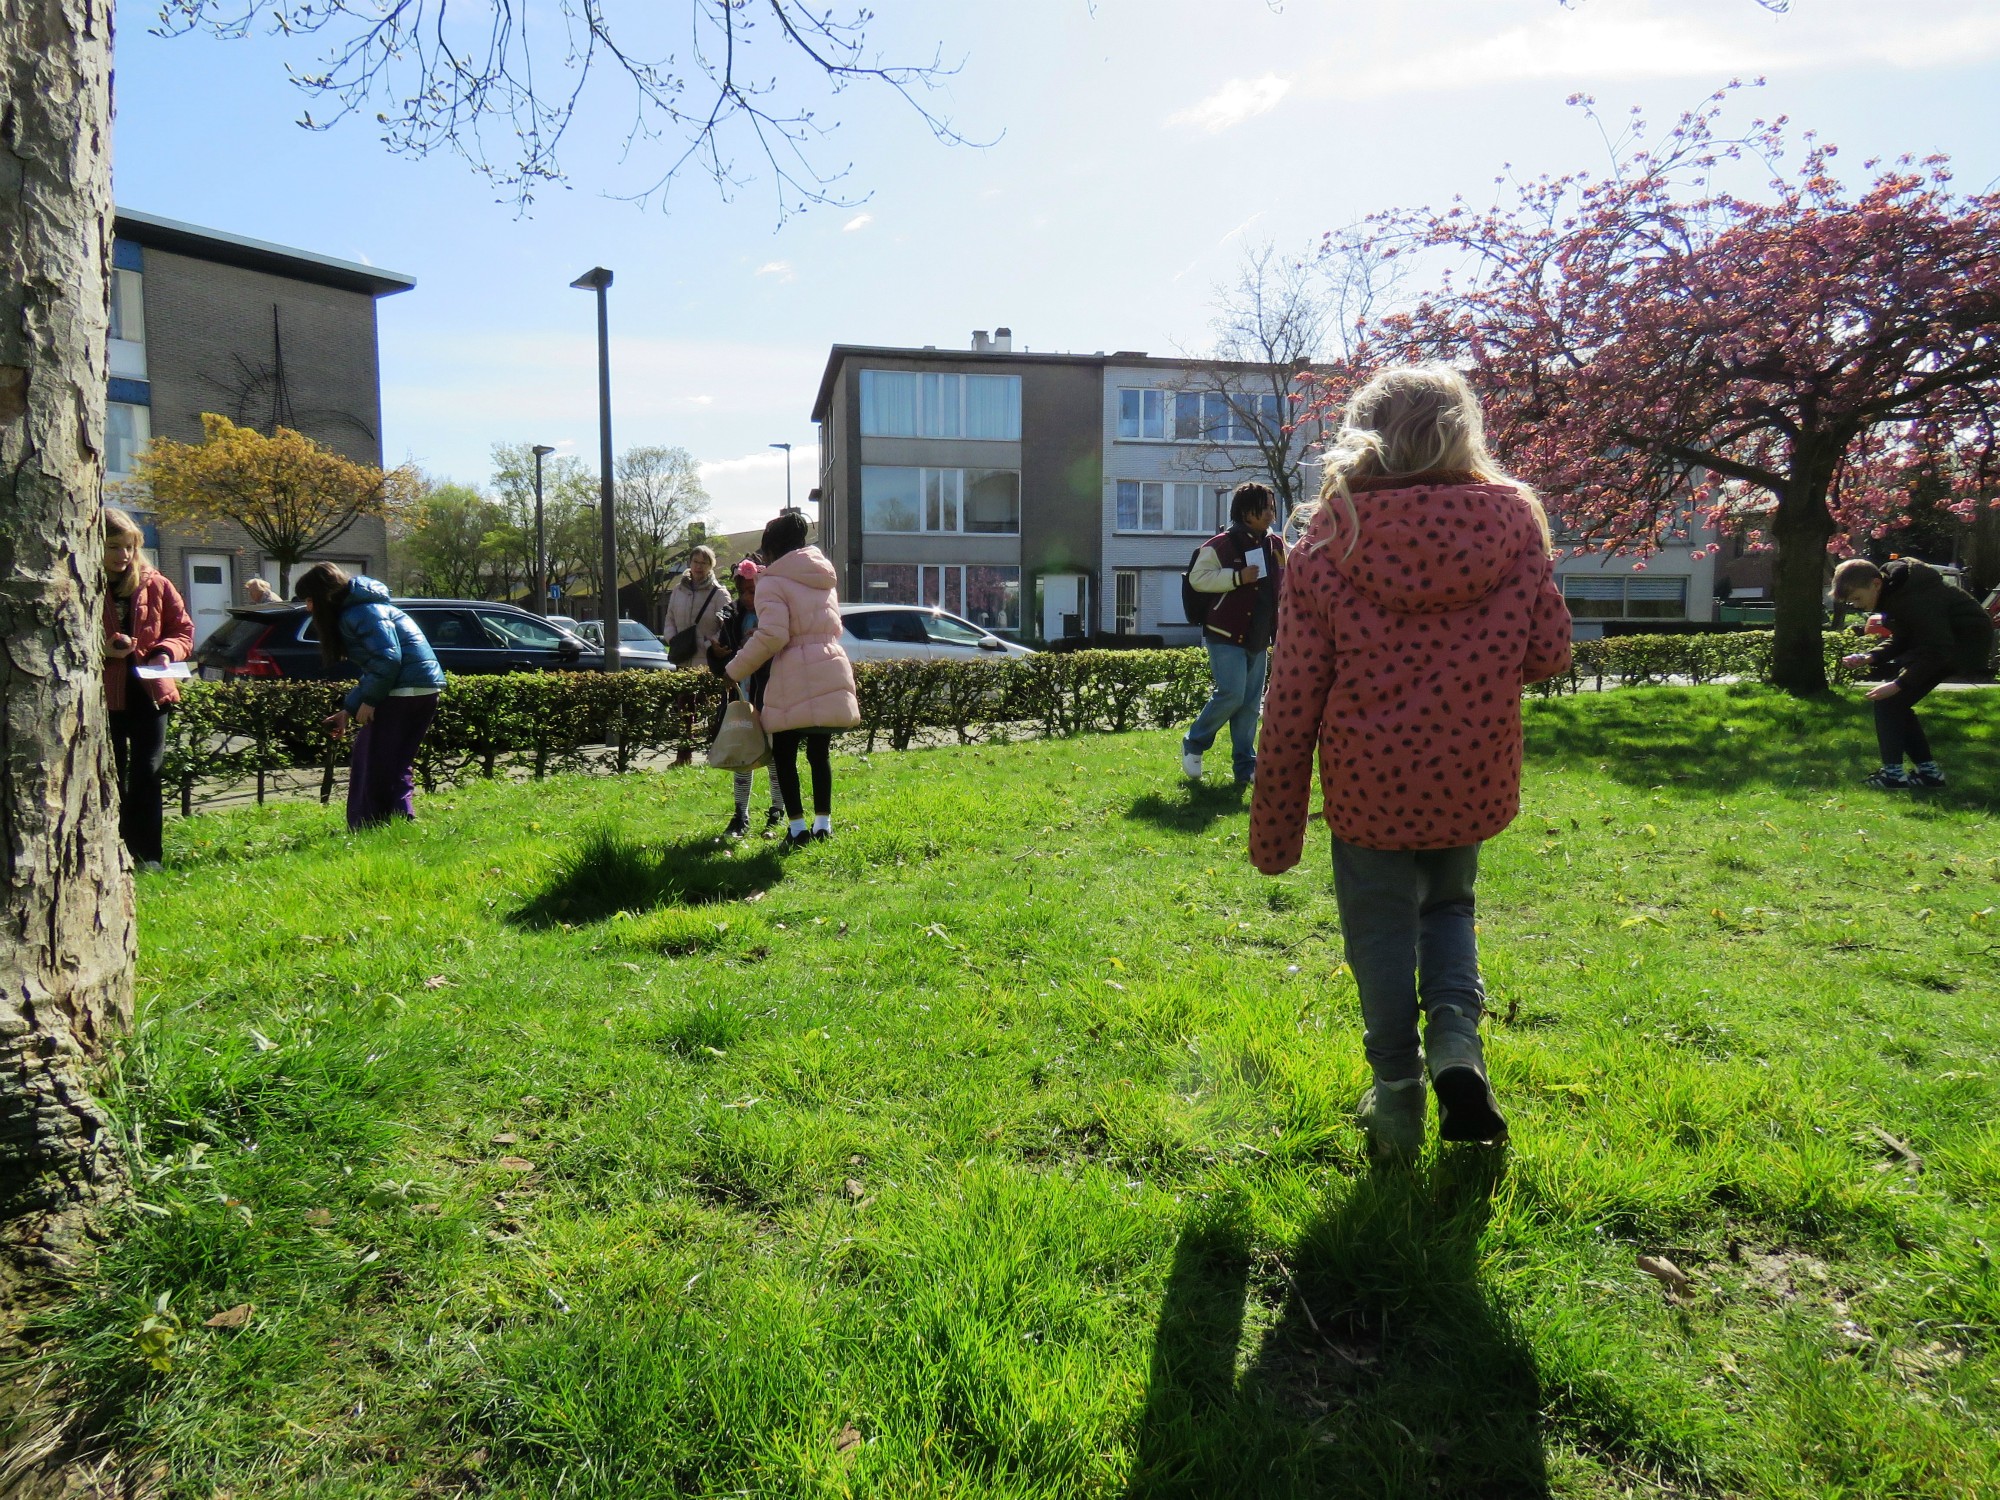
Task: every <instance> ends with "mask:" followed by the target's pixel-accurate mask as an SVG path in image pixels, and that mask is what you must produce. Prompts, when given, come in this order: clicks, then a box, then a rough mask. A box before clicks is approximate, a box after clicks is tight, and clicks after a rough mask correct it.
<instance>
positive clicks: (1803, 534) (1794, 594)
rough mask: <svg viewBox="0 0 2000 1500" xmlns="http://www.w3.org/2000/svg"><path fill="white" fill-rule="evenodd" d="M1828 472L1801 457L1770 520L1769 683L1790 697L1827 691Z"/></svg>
mask: <svg viewBox="0 0 2000 1500" xmlns="http://www.w3.org/2000/svg"><path fill="white" fill-rule="evenodd" d="M1830 478H1831V470H1830V467H1829V466H1827V465H1822V464H1818V463H1815V462H1814V461H1813V459H1812V458H1811V456H1810V455H1802V456H1801V457H1800V458H1799V459H1798V460H1797V461H1796V462H1795V464H1794V466H1793V473H1792V480H1791V483H1790V484H1789V485H1788V486H1787V489H1786V493H1785V494H1784V495H1783V496H1781V497H1780V499H1779V501H1778V509H1777V512H1776V514H1774V515H1773V516H1772V518H1771V540H1772V541H1773V542H1775V543H1776V544H1777V556H1776V557H1775V558H1774V559H1773V566H1772V574H1773V576H1772V580H1771V596H1772V601H1773V602H1774V603H1775V604H1776V605H1777V620H1776V625H1777V631H1776V635H1775V636H1774V638H1773V640H1772V642H1771V681H1772V683H1773V684H1774V685H1776V686H1778V687H1781V688H1783V689H1784V690H1785V691H1786V692H1788V693H1794V694H1798V695H1801V696H1803V695H1806V694H1811V693H1823V692H1825V691H1826V651H1825V649H1824V647H1823V646H1822V644H1821V632H1822V630H1823V629H1824V628H1825V627H1824V621H1825V618H1826V609H1825V598H1826V544H1827V542H1828V541H1830V540H1831V539H1832V537H1833V516H1832V515H1831V514H1830V513H1829V512H1828V510H1827V508H1826V494H1827V487H1828V482H1829V480H1830Z"/></svg>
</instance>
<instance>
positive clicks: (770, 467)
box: [701, 443, 819, 531]
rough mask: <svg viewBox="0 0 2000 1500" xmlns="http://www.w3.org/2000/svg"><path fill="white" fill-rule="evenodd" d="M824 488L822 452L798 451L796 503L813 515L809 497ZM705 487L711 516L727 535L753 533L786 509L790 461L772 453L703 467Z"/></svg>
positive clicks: (808, 446) (800, 446) (800, 447)
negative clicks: (814, 489)
mask: <svg viewBox="0 0 2000 1500" xmlns="http://www.w3.org/2000/svg"><path fill="white" fill-rule="evenodd" d="M818 482H819V448H818V446H817V445H816V444H813V443H797V444H794V445H793V447H792V503H793V504H794V505H796V506H798V507H799V508H800V509H801V510H803V511H804V512H805V513H806V514H807V515H811V514H812V513H813V507H812V506H811V505H810V504H808V503H807V501H806V492H807V491H808V490H810V489H811V488H812V487H813V486H814V485H815V484H817V483H818ZM701 483H702V487H703V488H704V489H706V490H707V491H708V498H709V513H710V514H711V515H712V516H714V518H715V522H716V524H717V526H719V527H720V528H721V529H722V530H724V531H749V530H752V529H753V528H756V527H759V526H762V525H763V524H764V523H765V522H766V521H768V520H770V519H771V517H773V516H775V515H776V514H777V513H778V512H779V510H780V509H781V508H783V506H784V503H785V455H784V454H782V453H780V452H777V451H776V450H774V449H770V448H766V449H765V450H764V451H763V452H762V453H746V454H744V455H743V456H742V457H741V458H716V459H708V460H705V461H704V462H703V463H702V465H701Z"/></svg>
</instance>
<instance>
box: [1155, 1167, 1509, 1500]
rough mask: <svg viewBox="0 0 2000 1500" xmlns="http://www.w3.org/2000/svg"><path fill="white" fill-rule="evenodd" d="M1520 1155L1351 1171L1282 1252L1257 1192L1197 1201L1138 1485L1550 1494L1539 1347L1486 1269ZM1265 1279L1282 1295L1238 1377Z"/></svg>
mask: <svg viewBox="0 0 2000 1500" xmlns="http://www.w3.org/2000/svg"><path fill="white" fill-rule="evenodd" d="M1505 1170H1506V1168H1505V1155H1504V1153H1502V1152H1499V1151H1486V1150H1459V1151H1450V1152H1447V1153H1445V1154H1444V1155H1442V1156H1440V1157H1438V1158H1437V1159H1436V1160H1435V1162H1434V1163H1433V1164H1432V1165H1429V1166H1427V1167H1426V1168H1424V1169H1423V1170H1421V1171H1415V1170H1412V1171H1387V1172H1375V1173H1371V1174H1369V1175H1368V1176H1366V1177H1363V1178H1361V1179H1359V1180H1356V1181H1353V1182H1348V1183H1344V1184H1342V1185H1341V1186H1342V1188H1344V1192H1340V1196H1339V1197H1338V1198H1337V1199H1334V1200H1332V1201H1330V1202H1329V1204H1328V1206H1327V1208H1326V1210H1325V1211H1324V1212H1323V1213H1322V1214H1321V1215H1320V1216H1319V1217H1318V1218H1317V1219H1316V1220H1315V1221H1314V1222H1313V1223H1312V1224H1311V1225H1309V1226H1308V1227H1307V1229H1306V1231H1305V1232H1304V1234H1302V1235H1301V1236H1300V1238H1299V1240H1298V1242H1297V1243H1296V1244H1295V1245H1294V1246H1293V1247H1292V1248H1291V1250H1290V1251H1289V1252H1288V1253H1287V1254H1286V1255H1285V1256H1284V1257H1283V1258H1282V1259H1279V1258H1277V1257H1273V1256H1271V1255H1269V1253H1268V1252H1266V1253H1265V1254H1264V1255H1263V1256H1262V1257H1259V1256H1258V1255H1257V1253H1256V1252H1255V1251H1254V1250H1253V1248H1252V1246H1251V1243H1250V1236H1249V1232H1248V1228H1247V1222H1246V1219H1247V1216H1246V1215H1245V1214H1244V1212H1243V1210H1242V1207H1241V1205H1240V1202H1239V1201H1238V1200H1236V1199H1234V1198H1226V1197H1218V1198H1214V1199H1210V1200H1208V1201H1206V1202H1204V1203H1202V1204H1200V1205H1198V1206H1197V1208H1196V1210H1195V1211H1194V1213H1193V1214H1192V1215H1191V1216H1190V1218H1189V1221H1188V1223H1187V1225H1186V1227H1185V1228H1184V1230H1183V1231H1182V1234H1181V1239H1180V1242H1179V1244H1178V1246H1177V1247H1176V1249H1175V1252H1174V1263H1173V1269H1172V1270H1171V1272H1170V1273H1169V1275H1168V1279H1167V1289H1166V1296H1165V1298H1164V1300H1163V1302H1162V1305H1161V1310H1160V1322H1159V1328H1158V1331H1157V1333H1156V1335H1155V1339H1154V1345H1153V1362H1152V1370H1151V1375H1150V1378H1149V1381H1148V1385H1147V1391H1146V1404H1145V1407H1144V1409H1143V1411H1142V1412H1141V1414H1140V1417H1139V1420H1138V1430H1137V1440H1136V1443H1135V1448H1136V1454H1137V1456H1136V1460H1135V1463H1134V1465H1133V1472H1132V1476H1131V1479H1130V1481H1129V1483H1128V1485H1127V1488H1126V1492H1125V1494H1126V1500H1195V1497H1203V1500H1212V1497H1224V1496H1240V1497H1246V1500H1248V1497H1256V1500H1265V1497H1290V1496H1301V1497H1303V1496H1335V1495H1354V1496H1368V1497H1371V1500H1372V1497H1380V1496H1403V1495H1408V1496H1413V1497H1414V1496H1425V1497H1430V1496H1436V1495H1450V1496H1454V1497H1479V1500H1514V1497H1530V1496H1545V1495H1547V1494H1548V1478H1547V1472H1546V1467H1545V1464H1544V1459H1543V1444H1542V1423H1541V1415H1540V1413H1541V1405H1542V1400H1541V1387H1540V1382H1539V1380H1538V1379H1537V1376H1536V1373H1535V1366H1534V1360H1533V1357H1532V1355H1531V1353H1530V1351H1529V1348H1528V1345H1527V1341H1526V1340H1525V1339H1524V1338H1523V1337H1522V1335H1521V1334H1520V1333H1519V1332H1518V1331H1517V1330H1516V1329H1515V1328H1514V1327H1513V1326H1512V1324H1511V1322H1510V1320H1508V1319H1507V1317H1506V1316H1505V1314H1504V1313H1502V1312H1500V1311H1499V1310H1498V1309H1496V1308H1495V1307H1494V1306H1493V1305H1492V1303H1491V1300H1490V1299H1489V1298H1488V1297H1487V1296H1486V1294H1485V1292H1484V1291H1483V1290H1482V1288H1481V1287H1480V1285H1479V1280H1478V1263H1479V1250H1478V1246H1479V1237H1480V1234H1481V1232H1482V1230H1483V1229H1484V1227H1485V1224H1486V1221H1487V1218H1488V1215H1489V1212H1490V1201H1491V1198H1492V1194H1493V1190H1494V1188H1495V1187H1496V1186H1497V1184H1498V1182H1499V1181H1500V1179H1501V1177H1502V1176H1503V1175H1504V1173H1505ZM1336 1191H1340V1190H1339V1189H1336ZM1258 1296H1262V1297H1264V1298H1266V1299H1267V1300H1268V1301H1269V1303H1270V1304H1272V1305H1275V1306H1278V1307H1280V1308H1281V1309H1282V1310H1281V1311H1280V1312H1279V1313H1278V1316H1277V1319H1276V1321H1275V1322H1274V1323H1273V1324H1272V1325H1271V1326H1270V1328H1269V1329H1268V1330H1267V1331H1266V1333H1265V1334H1264V1336H1263V1337H1262V1339H1261V1340H1260V1341H1259V1343H1258V1346H1257V1348H1256V1351H1255V1353H1254V1354H1253V1355H1252V1356H1251V1357H1250V1359H1249V1362H1248V1365H1247V1368H1245V1369H1243V1371H1242V1372H1241V1374H1239V1373H1238V1363H1239V1349H1240V1346H1241V1345H1242V1342H1243V1327H1244V1312H1245V1303H1246V1298H1249V1297H1258Z"/></svg>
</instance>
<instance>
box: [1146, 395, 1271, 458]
mask: <svg viewBox="0 0 2000 1500" xmlns="http://www.w3.org/2000/svg"><path fill="white" fill-rule="evenodd" d="M1117 389H1118V401H1117V406H1116V409H1115V411H1114V413H1113V421H1114V424H1115V428H1116V438H1115V441H1117V442H1121V443H1217V444H1222V445H1225V446H1230V447H1239V448H1241V447H1249V446H1251V445H1252V444H1254V443H1255V442H1256V441H1257V437H1256V433H1255V432H1254V431H1253V430H1252V428H1251V427H1250V425H1249V424H1248V423H1246V422H1245V421H1244V420H1243V416H1242V413H1240V412H1239V411H1238V410H1237V406H1238V405H1246V404H1247V405H1254V406H1255V407H1256V408H1257V413H1258V420H1264V419H1265V418H1267V417H1268V419H1269V420H1270V421H1272V422H1274V423H1279V424H1282V423H1283V421H1284V417H1285V413H1284V401H1283V399H1282V398H1281V397H1279V396H1278V395H1277V394H1276V393H1275V392H1268V391H1257V392H1251V391H1184V390H1180V389H1177V388H1176V387H1174V386H1170V385H1121V386H1119V387H1118V388H1117ZM1127 396H1136V397H1137V398H1138V403H1137V404H1138V408H1139V415H1138V421H1137V428H1136V430H1134V431H1131V432H1128V431H1126V426H1125V398H1126V397H1127ZM1149 397H1150V398H1152V404H1156V405H1157V407H1158V411H1157V413H1156V415H1157V417H1158V421H1157V423H1156V424H1154V425H1155V426H1156V427H1157V431H1150V432H1149V431H1147V425H1148V424H1147V412H1146V407H1147V405H1148V404H1149V403H1148V399H1147V398H1149ZM1184 398H1198V399H1199V400H1200V401H1201V404H1202V414H1201V427H1202V429H1203V430H1202V431H1199V432H1196V433H1193V434H1191V435H1188V436H1185V437H1184V436H1182V435H1181V433H1180V412H1179V408H1180V403H1181V401H1182V400H1183V399H1184ZM1266 403H1269V405H1268V409H1267V406H1266ZM1218 407H1219V408H1220V410H1221V413H1222V420H1223V422H1224V424H1225V430H1224V432H1223V433H1222V435H1220V436H1216V435H1214V432H1213V426H1212V424H1213V422H1214V421H1215V418H1214V415H1213V411H1214V409H1215V408H1218ZM1273 436H1276V430H1275V429H1274V430H1273Z"/></svg>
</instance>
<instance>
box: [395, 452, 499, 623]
mask: <svg viewBox="0 0 2000 1500" xmlns="http://www.w3.org/2000/svg"><path fill="white" fill-rule="evenodd" d="M401 520H402V527H401V528H400V529H401V530H402V531H403V538H402V544H401V546H400V547H399V548H398V549H397V551H398V553H399V554H400V556H399V567H400V571H401V573H402V579H403V583H402V586H403V589H404V591H405V592H407V593H412V594H427V595H429V596H430V597H432V598H436V599H483V598H485V597H487V594H488V591H489V587H490V585H491V582H492V576H493V571H494V570H493V559H494V551H495V547H496V543H497V540H498V537H499V533H500V529H501V523H502V521H503V520H504V513H503V512H502V511H501V508H500V507H499V506H498V505H496V504H494V502H493V501H492V500H491V499H490V498H488V497H487V496H486V495H483V494H481V493H480V492H479V491H478V490H477V489H475V488H474V487H473V486H471V485H469V484H457V483H454V482H452V481H450V480H445V481H443V482H435V481H426V482H425V485H424V492H423V494H422V495H421V496H419V498H418V499H417V501H416V502H415V503H414V504H413V505H411V506H409V507H408V508H407V509H406V510H405V511H404V512H403V513H402V516H401Z"/></svg>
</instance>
